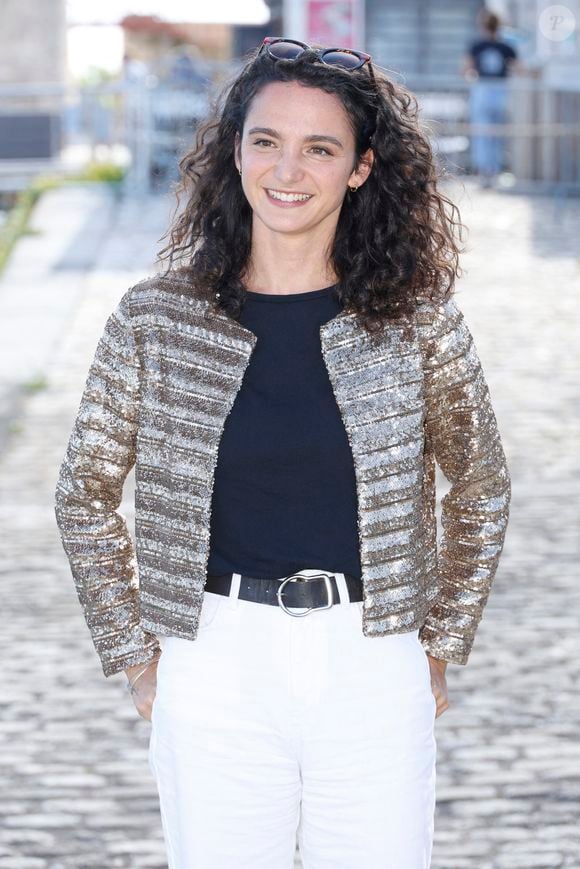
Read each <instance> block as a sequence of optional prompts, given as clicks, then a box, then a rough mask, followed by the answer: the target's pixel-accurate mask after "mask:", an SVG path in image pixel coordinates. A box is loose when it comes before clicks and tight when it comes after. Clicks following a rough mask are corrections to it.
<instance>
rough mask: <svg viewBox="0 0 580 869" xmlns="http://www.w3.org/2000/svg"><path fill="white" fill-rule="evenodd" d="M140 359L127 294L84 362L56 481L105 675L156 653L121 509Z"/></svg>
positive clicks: (62, 526)
mask: <svg viewBox="0 0 580 869" xmlns="http://www.w3.org/2000/svg"><path fill="white" fill-rule="evenodd" d="M139 387H140V366H139V361H138V357H137V352H136V346H135V341H134V337H133V334H132V329H131V324H130V320H129V316H128V311H127V295H125V296H124V297H123V299H122V300H121V302H120V304H119V306H118V307H117V309H116V310H115V311H114V313H113V314H111V316H110V317H109V319H108V321H107V323H106V325H105V329H104V332H103V334H102V336H101V338H100V341H99V343H98V346H97V349H96V353H95V356H94V359H93V362H92V365H91V367H90V369H89V374H88V378H87V381H86V386H85V389H84V392H83V395H82V399H81V404H80V408H79V410H78V414H77V417H76V420H75V423H74V427H73V430H72V434H71V436H70V440H69V443H68V447H67V450H66V454H65V457H64V460H63V462H62V465H61V468H60V473H59V476H58V482H57V486H56V496H55V497H56V509H55V512H56V519H57V524H58V526H59V530H60V534H61V538H62V543H63V546H64V549H65V552H66V554H67V556H68V559H69V562H70V566H71V570H72V575H73V580H74V583H75V587H76V591H77V594H78V597H79V601H80V603H81V605H82V608H83V614H84V617H85V620H86V622H87V626H88V628H89V631H90V634H91V637H92V641H93V644H94V646H95V649H96V651H97V653H98V655H99V657H100V660H101V666H102V669H103V673H104V674H105V676H111V675H112V674H114V673H116V672H119V671H120V670H122V669H124V668H125V667H127V666H130V665H133V664H138V663H140V662H147V661H149V660H152V659H153V658H155V657H157V656H158V655H159V654H160V651H161V648H160V645H159V642H158V639H157V637H156V636H155V635H153V634H149V633H146V632H145V631H143V630H142V628H141V627H140V625H139V593H138V588H137V584H136V571H135V557H134V556H135V553H134V547H133V542H132V539H131V536H130V534H129V531H128V528H127V524H126V522H125V519H124V518H123V516H122V515H121V514H120V513H119V512H118V507H119V505H120V503H121V498H122V490H123V483H124V481H125V479H126V477H127V474H128V473H129V471H130V470H131V468H132V466H133V464H134V462H135V442H136V434H137V422H138V402H139Z"/></svg>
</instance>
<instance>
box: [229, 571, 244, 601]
mask: <svg viewBox="0 0 580 869" xmlns="http://www.w3.org/2000/svg"><path fill="white" fill-rule="evenodd" d="M241 579H242V574H241V573H232V583H231V586H230V594H229V598H230V607H231V608H232V609H237V608H238V606H239V604H240V583H241Z"/></svg>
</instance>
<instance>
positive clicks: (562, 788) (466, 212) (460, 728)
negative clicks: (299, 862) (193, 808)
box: [0, 184, 580, 869]
mask: <svg viewBox="0 0 580 869" xmlns="http://www.w3.org/2000/svg"><path fill="white" fill-rule="evenodd" d="M452 193H453V197H454V199H455V201H456V202H458V203H459V206H460V208H461V210H462V216H463V219H464V221H465V222H466V223H467V224H468V225H469V227H470V232H469V236H468V238H467V241H466V244H467V246H468V250H467V252H466V253H465V255H464V258H463V263H464V266H465V268H466V270H467V271H466V274H465V275H464V276H463V277H462V278H461V280H460V282H459V286H458V294H457V300H458V303H459V304H460V306H461V307H462V309H463V310H464V312H465V315H466V318H467V320H468V323H469V325H470V327H471V330H472V332H473V334H474V337H475V340H476V345H477V347H478V350H479V354H480V357H481V358H482V361H483V364H484V369H485V371H486V376H487V380H488V383H489V386H490V390H491V393H492V398H493V401H494V406H495V408H496V414H497V417H498V422H499V426H500V430H501V432H502V435H503V438H504V444H505V448H506V452H507V455H508V461H509V464H510V468H511V472H512V480H513V501H512V515H511V521H510V526H509V530H508V536H507V540H506V545H505V549H504V555H503V558H502V562H501V566H500V570H499V572H498V574H497V577H496V583H495V588H494V591H493V593H492V596H491V597H490V600H489V603H488V606H487V608H486V611H485V613H484V617H483V620H482V623H481V625H480V627H479V631H478V634H477V637H476V640H475V644H474V647H473V651H472V654H471V657H470V660H469V663H468V665H467V666H466V667H460V666H456V665H450V666H449V667H448V670H447V677H448V679H447V681H448V686H449V692H450V707H449V709H448V710H447V711H446V712H445V713H444V714H443V715H442V716H441V717H440V718H439V719H437V722H436V734H437V742H438V765H437V770H438V772H437V788H438V803H437V813H436V835H435V847H434V854H433V862H432V869H512V867H513V869H515V867H522V869H524V867H525V869H536V867H538V869H539V867H549V869H556V867H574V866H576V867H580V825H579V811H578V807H579V804H580V742H579V740H578V732H579V729H580V728H579V726H580V693H579V691H578V687H579V684H578V683H579V679H578V675H579V667H580V665H579V663H578V661H579V658H580V656H579V654H578V636H579V628H580V624H579V621H580V615H579V614H580V607H579V604H580V583H579V582H578V563H579V554H580V553H579V552H578V534H577V527H576V514H577V503H578V488H579V485H578V482H579V481H578V477H579V474H580V469H579V467H578V463H577V451H576V450H577V447H578V444H579V430H578V429H579V420H578V412H577V411H578V407H577V383H578V373H579V368H580V343H579V342H578V341H577V334H576V333H577V328H576V323H577V319H576V318H575V316H574V314H575V313H576V312H577V304H578V303H577V296H578V277H579V271H580V269H579V259H578V249H577V246H575V245H577V243H576V242H575V235H574V227H576V228H577V226H578V225H579V218H580V203H579V202H578V201H576V202H569V203H568V204H566V205H565V206H564V208H563V210H562V211H561V212H557V211H554V210H553V207H552V203H551V201H550V200H549V199H530V198H527V197H523V196H518V195H513V196H509V195H507V196H506V195H501V194H499V193H497V192H494V191H479V190H477V189H476V188H475V187H473V186H471V185H469V184H467V185H466V187H465V189H463V188H462V187H461V186H456V187H454V188H453V190H452ZM166 212H167V208H166V203H165V202H164V201H162V200H160V199H157V200H151V201H148V202H146V203H145V205H143V203H141V205H135V204H130V203H128V204H125V206H124V207H123V208H122V209H119V211H118V213H117V223H116V224H115V225H112V226H111V228H110V233H109V235H108V236H107V237H106V238H104V239H103V241H102V245H101V249H100V251H99V255H98V257H97V260H96V262H95V263H93V265H92V267H91V268H90V269H89V270H85V271H79V273H78V279H79V281H82V288H83V289H82V293H80V294H79V301H78V304H77V305H76V307H75V310H74V315H73V316H72V317H71V318H70V320H69V322H68V328H67V330H66V335H64V336H63V340H62V342H61V344H60V351H59V353H58V355H57V357H56V358H54V359H53V363H52V365H51V367H50V369H49V370H48V371H47V383H48V385H47V387H46V388H45V389H43V390H40V391H38V392H36V393H35V394H33V395H30V396H29V397H28V398H27V400H26V403H25V407H24V413H23V416H22V418H21V420H20V422H19V427H18V430H16V431H13V433H12V436H11V440H10V442H9V444H8V446H7V447H6V448H5V450H4V452H3V455H2V457H1V458H0V540H1V544H0V545H1V553H0V555H1V562H0V569H1V571H2V590H3V594H2V614H3V618H2V625H3V630H2V635H1V640H0V642H1V644H2V645H1V652H2V661H3V679H2V683H1V689H0V690H1V695H0V781H1V785H2V786H1V790H0V815H1V816H2V824H1V829H0V867H14V869H33V867H34V869H36V867H39V869H41V867H42V869H49V867H50V869H72V867H74V869H84V867H87V869H88V867H99V869H109V867H160V869H161V867H165V866H166V862H165V858H164V849H163V844H162V835H161V827H160V820H159V808H158V801H157V794H156V791H155V786H154V782H153V780H152V778H151V774H150V771H149V768H148V765H147V760H146V751H147V744H148V735H149V727H150V725H149V724H148V723H147V722H145V721H144V720H143V719H141V718H139V716H138V715H137V713H136V712H135V711H134V709H133V706H132V704H131V701H130V699H129V697H128V695H127V692H126V691H125V689H124V683H125V678H124V676H123V675H121V674H120V675H119V676H115V677H112V678H111V679H105V678H104V677H103V676H102V673H101V670H100V664H99V663H98V660H97V658H96V655H95V653H94V651H93V648H92V645H91V643H90V639H89V635H88V631H87V629H86V626H85V624H84V621H83V620H82V615H81V610H80V607H79V605H78V602H77V599H76V594H75V592H74V587H73V583H72V579H71V577H70V573H69V570H68V565H67V562H66V560H65V557H64V553H63V552H62V549H61V546H60V541H59V539H58V534H57V530H56V527H55V524H54V519H53V509H52V493H53V489H54V483H55V476H56V473H57V469H58V464H59V463H60V460H61V458H62V455H63V451H64V447H65V443H66V439H67V437H68V434H69V431H70V427H71V425H72V420H73V417H74V414H75V411H76V408H77V406H78V401H79V398H80V390H81V388H82V383H83V381H84V377H85V374H86V370H87V367H88V364H89V361H90V358H91V356H92V353H93V350H94V346H95V344H96V340H97V338H98V335H99V334H100V331H101V329H102V326H103V323H104V320H105V318H106V316H107V314H108V313H109V312H110V310H111V309H112V308H113V307H114V304H115V303H116V301H117V299H118V298H119V296H120V295H121V294H122V293H123V292H124V290H125V289H126V288H127V287H128V286H130V285H131V284H132V283H134V282H135V281H136V280H138V279H140V278H141V277H144V276H145V275H147V274H151V273H152V272H153V262H154V255H155V252H156V251H157V250H158V249H159V247H160V245H159V244H158V243H157V240H158V238H159V237H160V235H161V234H162V232H163V231H164V229H165V223H164V221H165V219H166ZM69 277H70V276H69ZM575 339H576V340H575ZM575 448H576V449H575ZM440 482H441V483H442V486H443V487H444V486H445V481H443V480H441V481H440ZM443 490H444V488H443V489H442V491H443ZM130 491H131V488H130V486H129V487H128V490H127V495H126V498H125V503H124V507H125V510H126V511H127V512H128V513H129V514H130V511H131V505H130ZM232 869H234V867H232ZM272 869H275V867H272ZM360 869H366V867H364V866H361V867H360ZM401 869H404V867H401Z"/></svg>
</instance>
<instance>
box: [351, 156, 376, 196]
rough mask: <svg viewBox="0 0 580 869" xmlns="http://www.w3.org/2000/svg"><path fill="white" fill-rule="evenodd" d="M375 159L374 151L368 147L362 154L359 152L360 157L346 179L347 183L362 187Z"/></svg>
mask: <svg viewBox="0 0 580 869" xmlns="http://www.w3.org/2000/svg"><path fill="white" fill-rule="evenodd" d="M374 159H375V152H374V151H373V149H372V148H368V149H367V150H366V151H365V152H364V153H363V154H361V158H360V161H359V164H358V166H357V168H356V169H355V170H354V172H353V173H352V174H351V176H350V178H349V179H348V185H349V187H351V186H356V187H362V185H363V184H364V183H365V181H366V180H367V178H368V177H369V175H370V174H371V170H372V168H373V163H374Z"/></svg>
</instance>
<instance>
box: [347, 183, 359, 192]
mask: <svg viewBox="0 0 580 869" xmlns="http://www.w3.org/2000/svg"><path fill="white" fill-rule="evenodd" d="M348 189H349V190H350V192H351V193H356V191H357V190H358V187H351V186H350V184H349V185H348Z"/></svg>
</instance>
